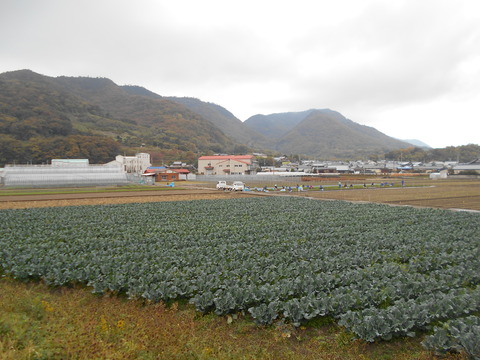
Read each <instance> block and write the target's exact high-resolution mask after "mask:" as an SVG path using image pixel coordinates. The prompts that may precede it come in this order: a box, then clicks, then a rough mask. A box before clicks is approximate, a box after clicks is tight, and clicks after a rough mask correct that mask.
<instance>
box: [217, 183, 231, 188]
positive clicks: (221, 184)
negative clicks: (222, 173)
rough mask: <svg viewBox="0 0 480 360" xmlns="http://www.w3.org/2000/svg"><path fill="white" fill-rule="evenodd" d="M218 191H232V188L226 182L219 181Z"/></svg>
mask: <svg viewBox="0 0 480 360" xmlns="http://www.w3.org/2000/svg"><path fill="white" fill-rule="evenodd" d="M217 190H232V186H231V185H227V182H226V181H219V182H218V183H217Z"/></svg>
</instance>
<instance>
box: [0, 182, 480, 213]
mask: <svg viewBox="0 0 480 360" xmlns="http://www.w3.org/2000/svg"><path fill="white" fill-rule="evenodd" d="M344 180H345V179H344ZM347 181H348V180H347ZM373 181H374V182H376V183H379V182H380V181H381V180H380V179H374V180H373ZM344 182H345V181H344ZM351 182H353V183H354V184H355V185H357V186H358V184H359V182H358V181H356V182H355V181H353V180H351ZM396 182H397V183H398V179H396ZM360 183H362V181H360ZM370 183H371V180H368V185H367V188H366V189H364V188H362V189H350V188H348V189H342V190H337V189H335V190H327V191H319V190H318V186H317V187H316V190H310V191H304V192H296V191H293V192H291V193H285V192H283V193H282V192H274V191H270V192H268V193H258V192H255V191H251V192H244V193H242V192H233V193H232V192H223V191H217V190H215V189H214V184H212V183H210V184H197V185H196V184H195V183H191V184H189V185H188V186H187V187H185V188H183V189H178V190H177V189H168V190H164V191H158V190H156V191H127V192H102V191H101V190H100V191H98V190H97V191H95V192H91V193H89V192H81V193H73V194H61V193H51V194H43V193H42V194H36V193H35V192H31V193H28V194H25V195H8V194H7V193H6V192H5V191H3V190H0V195H2V196H0V209H21V208H31V207H50V206H76V205H101V204H125V203H134V202H157V201H186V200H200V199H225V198H232V197H239V196H257V195H258V196H261V195H269V196H272V195H290V196H292V195H293V196H307V197H311V198H315V199H325V200H345V201H361V202H375V203H387V204H393V205H411V206H420V207H435V208H445V209H465V210H476V211H480V179H458V180H457V179H454V180H452V179H447V180H429V179H408V180H407V183H406V186H405V187H386V188H380V187H372V186H370ZM314 188H315V186H314ZM2 192H3V194H2Z"/></svg>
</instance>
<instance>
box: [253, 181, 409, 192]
mask: <svg viewBox="0 0 480 360" xmlns="http://www.w3.org/2000/svg"><path fill="white" fill-rule="evenodd" d="M376 186H379V187H393V186H395V184H394V183H393V182H382V183H380V184H375V183H373V182H372V183H371V185H370V187H376ZM404 186H405V180H402V187H404ZM315 188H316V186H313V185H299V184H297V185H296V186H295V187H292V186H278V185H277V184H275V185H274V186H273V188H269V187H268V186H266V185H265V186H264V187H263V188H256V190H257V191H262V192H268V191H286V192H292V191H307V190H315ZM338 188H339V189H353V188H354V185H353V184H347V183H344V184H342V182H341V181H339V182H338ZM363 188H364V189H366V188H368V185H367V184H366V183H363ZM318 190H320V191H324V190H325V187H324V186H323V185H318Z"/></svg>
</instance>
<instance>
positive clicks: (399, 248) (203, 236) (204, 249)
mask: <svg viewBox="0 0 480 360" xmlns="http://www.w3.org/2000/svg"><path fill="white" fill-rule="evenodd" d="M0 224H1V227H0V272H3V273H4V274H9V275H10V276H13V277H15V278H17V279H32V278H33V279H42V280H44V281H45V282H46V283H48V284H51V285H54V286H60V285H65V284H69V283H83V284H87V285H88V286H90V287H91V288H92V289H93V291H94V292H95V293H99V294H102V293H104V292H115V293H125V294H127V295H128V296H129V297H132V298H145V299H147V300H151V301H154V302H156V301H167V302H168V301H172V300H179V299H186V300H189V302H190V303H191V304H193V305H194V306H195V307H196V309H197V310H198V311H200V312H210V311H212V312H215V313H216V314H218V315H225V314H229V313H237V312H242V311H243V312H244V313H246V314H249V315H251V317H252V318H253V320H254V321H255V322H256V323H258V324H260V325H268V324H271V323H272V322H275V321H277V320H282V321H287V322H290V323H292V324H293V325H295V326H300V325H301V324H304V323H306V322H308V321H309V320H311V319H314V318H318V317H329V318H333V319H335V321H337V322H338V323H339V324H340V325H342V326H344V327H345V328H346V329H347V330H349V331H351V332H352V333H354V334H355V335H356V336H357V337H359V338H362V339H364V340H366V341H369V342H371V341H375V340H379V339H384V340H388V339H391V338H392V337H395V336H415V335H417V334H419V333H420V332H422V334H423V333H424V332H425V331H426V332H427V333H429V334H431V335H430V336H428V337H427V338H426V340H425V342H424V344H425V346H426V347H428V348H432V349H437V350H445V351H446V350H448V349H449V348H453V347H456V348H459V347H460V348H462V349H464V350H465V351H467V352H468V353H469V354H473V355H474V356H478V351H479V345H477V343H478V341H475V340H476V339H478V338H479V336H480V326H479V324H480V321H479V317H478V316H479V312H480V286H479V284H480V271H479V269H480V214H478V213H468V212H453V211H447V210H438V209H418V208H412V207H392V206H388V205H378V204H353V203H348V202H341V201H318V200H310V199H304V198H291V197H288V198H287V197H267V198H237V199H226V200H196V201H183V202H159V203H143V204H125V205H101V206H78V207H64V208H43V209H38V208H35V209H22V210H1V211H0ZM449 324H454V325H455V326H456V327H455V329H461V331H460V330H459V331H456V332H454V335H452V333H451V332H448V331H447V330H445V329H451V327H452V326H453V325H452V326H449ZM472 337H473V340H472ZM472 341H473V342H472Z"/></svg>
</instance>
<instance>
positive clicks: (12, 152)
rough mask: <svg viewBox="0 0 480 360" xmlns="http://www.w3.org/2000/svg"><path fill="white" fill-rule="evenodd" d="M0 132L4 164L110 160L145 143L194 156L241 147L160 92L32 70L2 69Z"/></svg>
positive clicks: (158, 150) (151, 147)
mask: <svg viewBox="0 0 480 360" xmlns="http://www.w3.org/2000/svg"><path fill="white" fill-rule="evenodd" d="M0 138H1V142H0V154H1V155H0V164H5V163H12V162H17V163H26V162H33V163H45V162H48V161H50V160H51V159H52V158H55V157H70V158H89V159H90V161H91V162H92V163H96V162H106V161H110V160H112V159H113V158H114V156H115V155H117V154H119V153H121V152H135V151H138V149H140V148H141V147H144V148H148V149H149V150H151V151H153V152H155V153H156V154H157V155H159V156H161V154H162V152H163V153H165V154H175V156H183V155H184V153H185V154H187V155H185V156H187V157H189V158H196V156H197V154H203V153H209V152H212V153H213V152H230V151H233V150H234V148H235V145H236V144H235V142H234V141H233V140H231V139H230V138H229V137H227V136H226V135H225V134H224V133H223V132H222V131H221V130H219V129H218V128H217V127H216V126H214V125H213V124H212V123H211V122H210V121H208V120H206V119H204V118H203V117H202V116H200V115H198V114H196V113H194V112H192V111H191V110H189V109H188V108H186V107H185V106H182V105H180V104H178V103H176V102H173V101H170V100H167V99H164V98H162V97H160V96H158V98H154V97H153V96H148V95H147V94H142V93H140V94H132V91H127V90H126V89H123V88H122V87H120V86H117V85H116V84H115V83H113V82H112V81H111V80H108V79H103V78H71V77H59V78H51V77H46V76H43V75H39V74H36V73H34V72H32V71H29V70H21V71H15V72H9V73H4V74H0ZM89 144H95V145H94V146H93V147H92V146H90V145H89ZM95 149H96V150H95Z"/></svg>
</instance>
